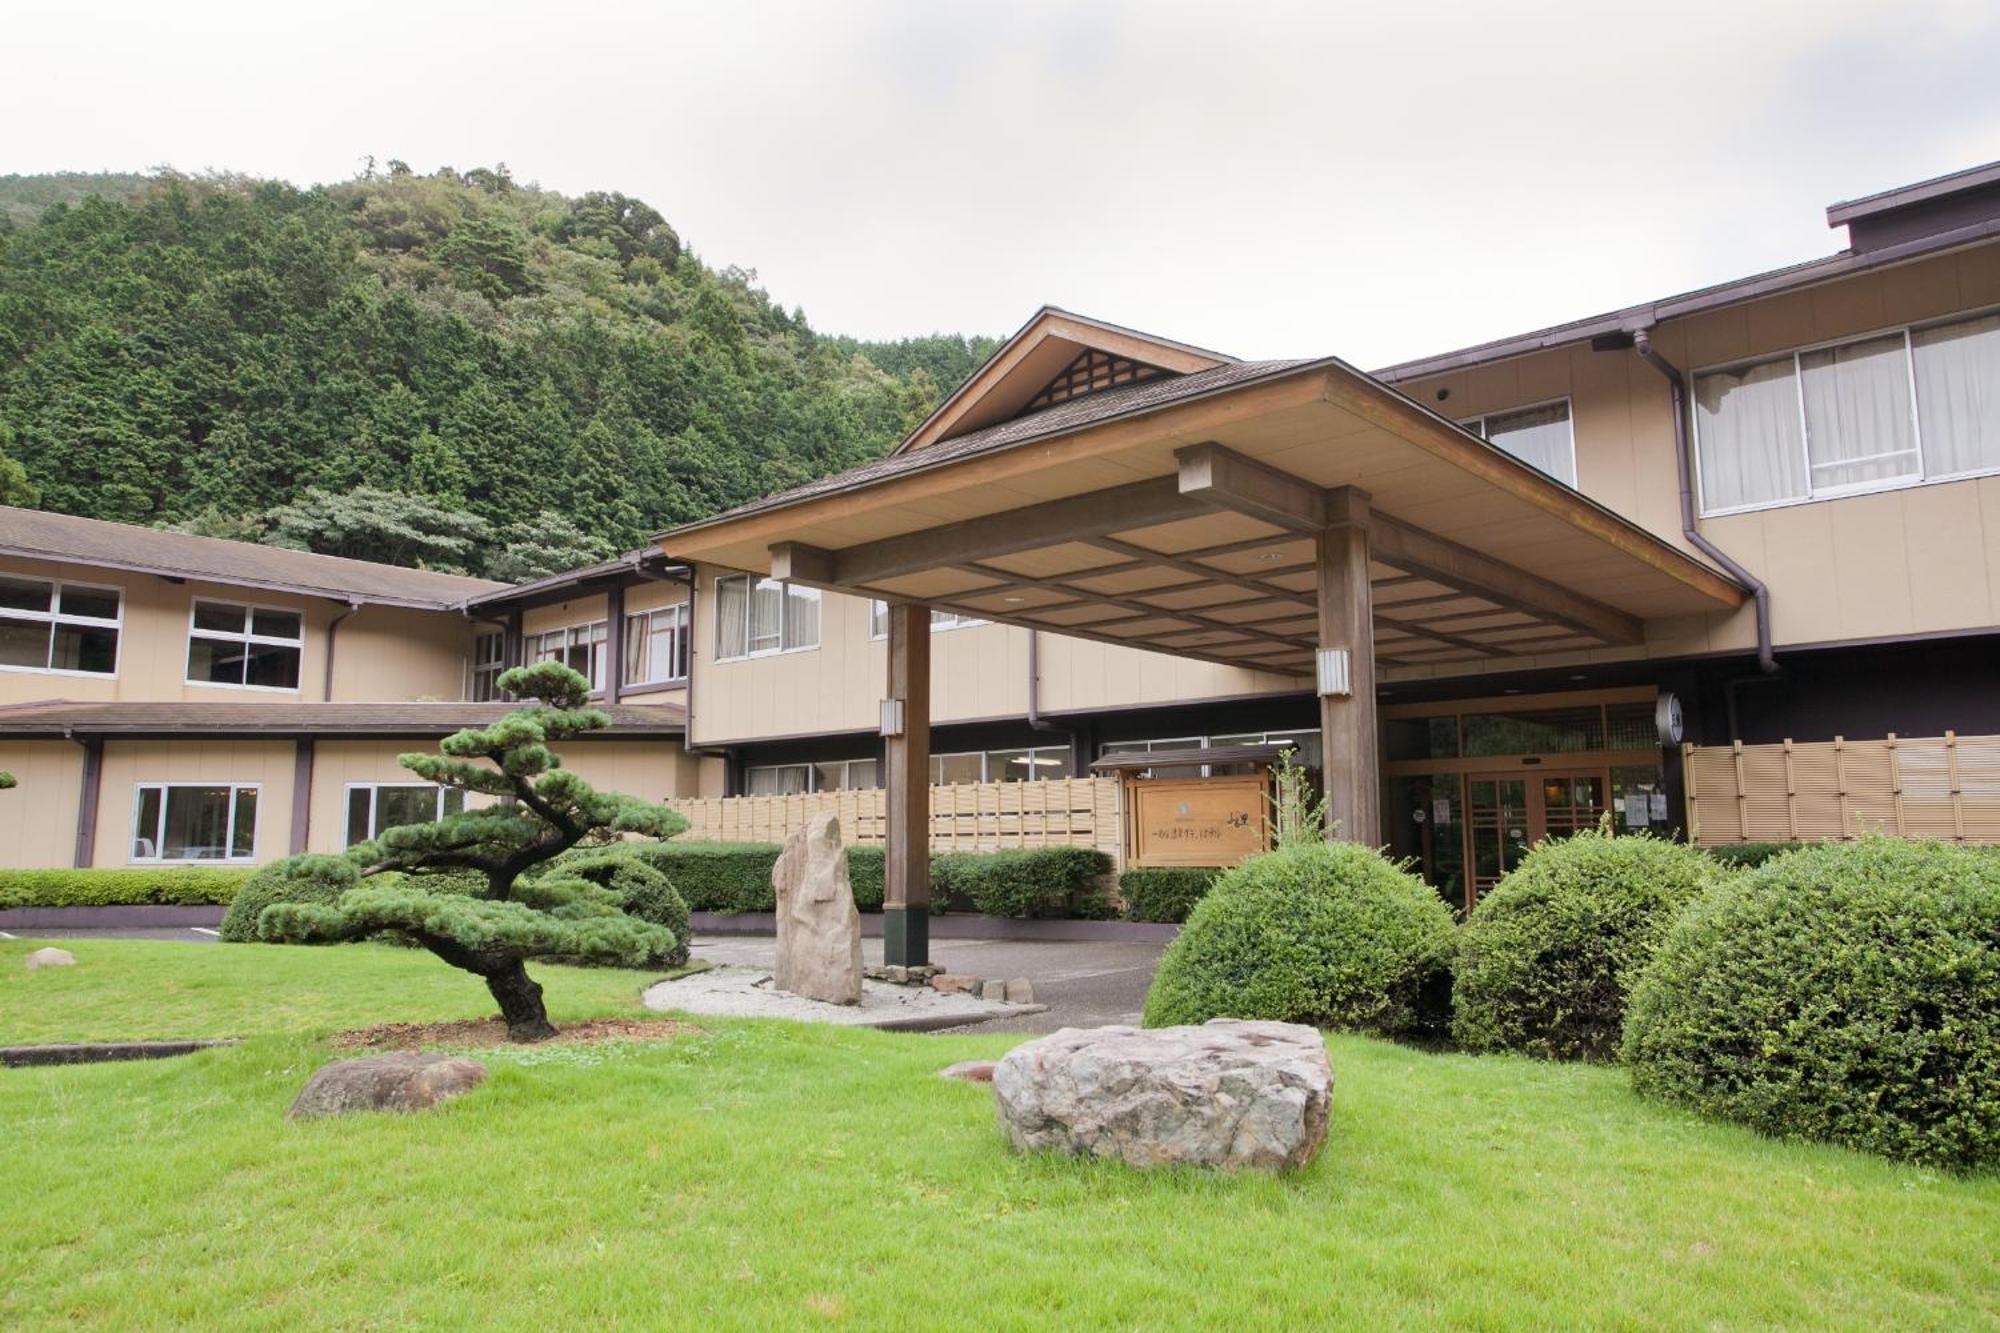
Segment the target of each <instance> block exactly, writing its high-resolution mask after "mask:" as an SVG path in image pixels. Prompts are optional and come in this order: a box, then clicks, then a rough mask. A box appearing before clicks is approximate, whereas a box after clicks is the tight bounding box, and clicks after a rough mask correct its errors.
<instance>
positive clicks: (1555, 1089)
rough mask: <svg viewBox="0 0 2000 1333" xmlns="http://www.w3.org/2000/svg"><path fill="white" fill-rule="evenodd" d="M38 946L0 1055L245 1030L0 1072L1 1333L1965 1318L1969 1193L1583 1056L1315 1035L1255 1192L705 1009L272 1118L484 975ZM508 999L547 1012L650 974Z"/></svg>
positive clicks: (942, 1050)
mask: <svg viewBox="0 0 2000 1333" xmlns="http://www.w3.org/2000/svg"><path fill="white" fill-rule="evenodd" d="M31 947H33V946H32V944H31V943H29V942H25V941H24V942H19V943H0V1041H16V1040H47V1041H55V1040H72V1039H79V1038H96V1037H113V1036H170V1035H216V1034H223V1033H228V1034H232V1035H243V1036H246V1037H248V1038H250V1040H248V1041H246V1043H245V1044H244V1045H242V1046H239V1047H235V1048H233V1049H228V1050H219V1051H212V1052H207V1053H203V1054H201V1055H196V1056H191V1057H187V1058H185V1059H177V1060H169V1061H160V1062H150V1063H144V1064H124V1065H97V1066H83V1067H70V1068H57V1069H28V1070H11V1071H0V1124H4V1125H5V1126H6V1129H7V1148H8V1154H7V1160H8V1165H7V1188H6V1190H5V1193H4V1201H0V1325H4V1326H10V1327H18V1326H42V1325H48V1324H53V1323H58V1322H60V1323H65V1324H77V1325H82V1326H86V1327H89V1326H95V1327H118V1328H124V1327H132V1326H148V1325H162V1324H192V1325H200V1326H203V1327H249V1328H280V1327H291V1326H297V1325H302V1324H311V1325H313V1326H321V1327H335V1328H376V1327H389V1326H399V1325H406V1324H421V1325H424V1326H428V1327H447V1328H450V1327H481V1328H484V1327H522V1328H527V1327H535V1328H539V1327H548V1326H558V1325H561V1326H587V1327H628V1328H650V1327H664V1326H669V1325H681V1324H685V1323H689V1322H694V1321H699V1322H700V1323H701V1324H704V1325H712V1326H720V1327H728V1328H773V1327H780V1328H783V1327H817V1326H821V1325H835V1326H838V1325H849V1326H855V1327H864V1326H873V1327H883V1328H915V1327H924V1328H953V1327H973V1326H977V1327H981V1328H1043V1327H1050V1326H1062V1327H1066V1328H1067V1327H1081V1328H1089V1327H1111V1326H1121V1327H1132V1326H1140V1327H1144V1326H1152V1327H1167V1326H1203V1327H1249V1326H1259V1327H1269V1326H1283V1325H1294V1326H1311V1327H1326V1326H1336V1327H1365V1328H1371V1329H1373V1328H1395V1327H1410V1328H1418V1327H1437V1326H1451V1327H1461V1328H1481V1329H1517V1328H1553V1327H1575V1326H1583V1325H1588V1326H1592V1327H1609V1328H1634V1329H1636V1328H1713V1327H1730V1328H1760V1327H1787V1326H1790V1327H1806V1326H1810V1327H1814V1328H1829V1327H1856V1328H1860V1327H1895V1328H1899V1329H1902V1328H1924V1327H1930V1328H1952V1329H1958V1328H1968V1327H1982V1326H1985V1327H2000V1285H1996V1276H1995V1268H1994V1263H1993V1255H1994V1254H1995V1253H1996V1252H2000V1178H1994V1177H1983V1178H1973V1179H1958V1178H1953V1177H1949V1176H1941V1175H1937V1174H1933V1173H1927V1172H1923V1171H1918V1170H1912V1169H1907V1168H1902V1167H1896V1166H1892V1165H1889V1164H1887V1163H1884V1162H1880V1161H1876V1160H1873V1159H1870V1158H1866V1157H1862V1156H1858V1155H1855V1154H1852V1153H1848V1152H1844V1151H1841V1150H1838V1149H1832V1148H1825V1147H1818V1146H1812V1145H1801V1144H1785V1143H1778V1142H1772V1141H1769V1140H1764V1139H1760V1138H1757V1137H1756V1136H1754V1135H1751V1134H1749V1133H1747V1132H1744V1131H1740V1130H1736V1129H1732V1128H1729V1127H1724V1126H1713V1125H1706V1124H1703V1123H1700V1122H1697V1121H1695V1120H1692V1119H1690V1118H1687V1117H1685V1116H1681V1115H1679V1114H1676V1113H1673V1112H1670V1111H1666V1110H1662V1109H1660V1108H1657V1107H1654V1106H1651V1105H1648V1104H1646V1103H1644V1102H1641V1101H1639V1100H1637V1099H1636V1098H1634V1097H1633V1096H1632V1095H1631V1093H1630V1092H1629V1091H1628V1090H1627V1089H1626V1087H1625V1083H1624V1079H1623V1076H1622V1075H1621V1074H1620V1073H1619V1072H1618V1071H1616V1070H1611V1069H1601V1068H1582V1067H1577V1066H1556V1065H1543V1064H1537V1063H1532V1062H1529V1061H1524V1060H1519V1059H1513V1058H1506V1057H1485V1058H1472V1057H1466V1056H1456V1055H1436V1054H1427V1053H1423V1052H1417V1051H1412V1050H1408V1049H1404V1048H1401V1047H1397V1046H1392V1045H1388V1044H1386V1043H1381V1042H1375V1041H1369V1040H1366V1039H1362V1038H1351V1037H1336V1038H1334V1039H1333V1040H1332V1043H1331V1046H1332V1053H1333V1060H1334V1067H1335V1070H1336V1074H1337V1085H1336V1089H1335V1097H1334V1116H1333V1129H1332V1134H1331V1136H1330V1138H1329V1140H1328V1143H1327V1145H1326V1148H1325V1149H1324V1150H1323V1151H1322V1153H1321V1154H1320V1157H1319V1158H1318V1160H1317V1161H1316V1162H1315V1163H1314V1164H1313V1166H1312V1167H1310V1168H1309V1169H1308V1170H1306V1171H1304V1172H1302V1173H1300V1174H1299V1175H1297V1176H1295V1177H1292V1178H1289V1179H1283V1180H1273V1179H1267V1178H1261V1177H1246V1178H1226V1177H1220V1176H1215V1175H1210V1174H1206V1173H1197V1172H1178V1173H1151V1174H1146V1173H1139V1172H1134V1171H1131V1170H1128V1169H1126V1168H1124V1167H1122V1166H1117V1165H1110V1164H1100V1163H1087V1162H1077V1161H1072V1160H1066V1159H1060V1158H1053V1157H1040V1158H1022V1157H1018V1156H1016V1155H1014V1154H1012V1153H1011V1152H1009V1151H1008V1150H1007V1149H1006V1148H1005V1146H1004V1145H1003V1143H1002V1140H1001V1139H1000V1136H999V1134H998V1131H997V1130H996V1128H995V1127H994V1124H993V1119H992V1110H991V1107H990V1094H989V1093H988V1091H987V1090H986V1089H984V1088H982V1087H979V1086H976V1085H967V1084H960V1083H951V1082H946V1081H944V1080H941V1079H938V1078H936V1077H935V1076H934V1075H935V1072H936V1071H937V1070H938V1069H939V1068H940V1067H942V1066H943V1065H945V1064H947V1063H949V1062H950V1061H953V1060H957V1059H964V1058H969V1057H975V1056H982V1055H983V1056H994V1055H998V1054H999V1053H1001V1052H1002V1051H1004V1050H1005V1049H1007V1048H1008V1047H1009V1046H1010V1045H1011V1044H1012V1043H1014V1042H1015V1041H1018V1040H1020V1039H1019V1038H1017V1037H1009V1036H1003V1035H997V1034H996V1035H991V1036H984V1037H982V1036H976V1035H974V1036H958V1037H922V1036H914V1035H898V1034H882V1033H868V1032H853V1031H840V1030H836V1029H831V1028H824V1029H823V1028H809V1027H804V1026H796V1025H787V1024H779V1023H751V1022H738V1023H723V1022H718V1021H714V1020H703V1028H704V1030H705V1031H704V1034H703V1035H701V1036H699V1037H694V1038H689V1039H685V1040H681V1041H677V1042H673V1043H668V1044H661V1045H654V1046H638V1045H627V1046H605V1047H569V1048H544V1049H529V1050H525V1051H520V1052H497V1053H495V1052H488V1053H482V1056H481V1058H484V1059H486V1060H487V1061H488V1063H489V1065H490V1066H491V1067H492V1069H493V1077H492V1079H491V1080H490V1081H489V1082H488V1083H487V1084H486V1086H484V1087H483V1088H481V1089H479V1090H478V1091H476V1092H474V1093H472V1094H470V1095H468V1096H467V1097H465V1098H463V1099H461V1100H459V1101H457V1102H454V1103H452V1104H450V1105H449V1106H447V1107H445V1108H443V1109H442V1110H441V1111H438V1112H434V1113H430V1114H426V1115H423V1116H414V1117H395V1116H370V1117H357V1118H350V1119H346V1120H342V1121H338V1122H315V1123H303V1124H292V1123H289V1122H287V1121H286V1120H284V1118H283V1111H284V1108H285V1106H286V1104H287V1103H288V1102H289V1101H290V1099H291V1098H292V1096H293V1095H294V1094H295V1093H296V1092H297V1090H298V1088H299V1086H300V1084H301V1083H303V1081H304V1080H305V1078H306V1076H307V1075H308V1074H309V1073H310V1072H311V1071H312V1070H313V1069H314V1068H315V1067H316V1066H317V1065H318V1064H319V1063H321V1062H322V1061H323V1060H325V1059H326V1058H327V1056H328V1048H327V1044H326V1037H327V1034H328V1033H330V1032H331V1031H334V1030H336V1029H339V1028H343V1027H352V1026H359V1025H361V1024H363V1023H369V1022H379V1021H383V1020H386V1019H410V1020H426V1021H428V1020H441V1019H449V1018H458V1017H469V1016H478V1015H480V1014H481V1013H483V1012H484V1009H485V1007H486V1006H485V997H484V995H483V993H482V992H481V991H480V989H479V988H478V985H477V983H476V982H471V981H469V980H468V979H466V978H463V977H461V976H458V975H456V974H454V973H452V972H450V971H449V970H447V969H445V968H443V967H441V966H439V965H438V964H437V963H436V962H435V961H434V960H432V959H429V958H428V957H425V956H423V955H420V954H416V953H412V952H408V951H401V950H393V949H386V948H372V947H366V946H358V947H348V948H341V949H328V950H319V951H310V950H292V949H281V948H278V947H275V946H254V947H253V946H226V947H217V946H213V945H206V946H204V945H175V944H161V943H147V942H130V943H115V942H98V941H93V942H90V943H88V944H77V945H74V946H72V947H73V948H74V949H75V951H76V952H77V954H78V956H79V958H80V959H81V960H82V962H81V964H80V965H79V966H78V967H76V968H73V969H64V970H61V971H55V972H39V973H35V974H32V975H30V974H27V973H25V972H24V971H23V970H22V968H21V966H20V955H21V954H22V953H23V952H25V951H26V950H27V949H28V948H31ZM538 975H540V976H541V979H542V980H543V983H544V984H545V985H546V986H547V987H548V990H549V993H550V998H551V1004H552V1009H553V1010H554V1012H555V1013H556V1014H557V1016H558V1021H561V1019H562V1018H580V1017H584V1016H587V1015H601V1014H612V1013H621V1012H630V1011H631V1010H632V1009H633V1007H634V1000H635V997H636V994H637V990H638V988H639V986H640V984H642V983H643V981H645V980H646V979H647V978H645V977H643V976H640V975H638V974H634V973H616V972H602V971H576V970H567V969H554V968H544V969H539V970H538ZM121 1016H122V1017H124V1018H125V1019H126V1020H127V1022H128V1023H130V1024H136V1025H137V1029H138V1030H134V1028H133V1027H132V1026H120V1020H121ZM141 1016H143V1018H142V1017H141Z"/></svg>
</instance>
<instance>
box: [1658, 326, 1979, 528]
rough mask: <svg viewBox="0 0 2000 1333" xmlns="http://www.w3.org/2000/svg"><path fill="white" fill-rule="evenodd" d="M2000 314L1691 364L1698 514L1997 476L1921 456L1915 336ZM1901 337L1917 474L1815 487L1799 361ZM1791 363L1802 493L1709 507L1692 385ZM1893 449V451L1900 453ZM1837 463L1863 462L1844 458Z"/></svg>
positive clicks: (1687, 386) (1691, 443) (1686, 389)
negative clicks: (1948, 468) (1939, 468)
mask: <svg viewBox="0 0 2000 1333" xmlns="http://www.w3.org/2000/svg"><path fill="white" fill-rule="evenodd" d="M1996 314H2000V305H1990V306H1982V307H1979V308H1976V309H1972V310H1958V311H1953V312H1952V313H1951V314H1949V315H1939V316H1937V317H1935V318H1933V319H1915V320H1909V321H1907V322H1905V323H1902V324H1886V325H1883V326H1881V327H1879V328H1874V329H1868V330H1864V331H1862V332H1859V333H1850V334H1843V335H1842V336H1840V337H1838V338H1826V339H1822V340H1820V341H1818V342H1812V343H1801V344H1799V345H1798V346H1797V347H1793V348H1789V349H1786V350H1784V351H1778V352H1768V353H1764V354H1761V355H1757V356H1739V357H1732V358H1730V359H1728V360H1725V361H1717V362H1713V363H1711V364H1709V365H1703V366H1691V367H1689V368H1688V369H1687V370H1686V371H1685V372H1684V382H1683V384H1682V392H1683V393H1684V394H1685V395H1686V398H1687V405H1688V455H1689V456H1688V466H1689V467H1690V468H1691V469H1692V471H1693V476H1694V494H1695V504H1696V507H1697V511H1698V516H1699V517H1701V518H1704V519H1707V518H1726V517H1728V516H1729V515H1731V514H1756V513H1762V512H1763V511H1765V510H1767V509H1789V508H1791V507H1793V506H1794V505H1808V504H1821V503H1824V502H1825V501H1828V500H1844V499H1848V498H1850V497H1852V496H1857V495H1885V494H1889V493H1892V492H1895V491H1907V490H1912V489H1914V488H1916V487H1918V486H1935V485H1939V484H1941V483H1944V482H1948V481H1972V480H1976V479H1978V478H1980V477H1993V476H2000V464H1996V465H1995V466H1993V467H1987V468H1974V469H1971V470H1969V471H1965V472H1945V473H1939V474H1937V475H1935V476H1934V475H1932V474H1931V472H1930V460H1929V459H1928V458H1926V457H1925V455H1924V408H1923V403H1922V401H1921V400H1920V399H1919V396H1918V393H1917V360H1916V335H1917V334H1919V333H1921V332H1924V331H1925V330H1927V329H1937V328H1944V327H1946V326H1948V325H1952V324H1969V323H1971V322H1972V321H1973V320H1976V319H1985V318H1988V317H1989V316H1992V315H1996ZM1899 334H1900V335H1901V337H1902V339H1903V373H1904V375H1905V376H1906V377H1907V380H1908V384H1909V393H1910V438H1911V440H1912V442H1913V443H1914V446H1915V452H1916V456H1917V470H1916V473H1915V475H1908V474H1905V475H1904V476H1900V477H1897V478H1894V479H1893V480H1885V481H1857V482H1849V483H1847V484H1846V485H1843V486H1829V487H1822V488H1817V489H1816V488H1815V487H1814V486H1813V481H1812V475H1813V466H1814V465H1813V461H1812V435H1811V432H1810V431H1809V430H1808V429H1807V427H1806V415H1805V412H1806V405H1805V368H1804V366H1803V364H1802V358H1803V357H1805V356H1807V355H1809V354H1811V353H1813V352H1824V351H1827V350H1829V349H1831V348H1838V347H1846V346H1849V345H1852V344H1856V343H1865V342H1869V341H1872V340H1874V339H1877V338H1889V337H1894V336H1897V335H1899ZM1788 359H1789V360H1790V361H1791V363H1792V394H1793V397H1794V398H1796V399H1797V402H1798V412H1799V448H1800V450H1801V452H1802V461H1803V462H1804V464H1805V469H1806V493H1805V494H1804V495H1800V496H1791V497H1787V498H1785V499H1781V500H1759V501H1757V502H1755V503H1753V504H1743V505H1730V506H1728V507H1726V508H1721V509H1713V508H1710V507H1709V503H1708V489H1707V482H1706V479H1705V478H1704V477H1703V476H1702V467H1701V414H1700V413H1699V412H1697V411H1696V410H1695V406H1694V404H1695V382H1696V381H1697V380H1699V379H1701V378H1702V377H1703V376H1704V375H1719V374H1726V373H1728V372H1730V371H1739V370H1749V369H1751V368H1752V367H1755V366H1764V365H1770V364H1773V363H1775V362H1780V361H1785V360H1788ZM1901 452H1904V451H1902V450H1894V451H1892V453H1901ZM1840 461H1841V462H1845V463H1854V462H1865V461H1867V460H1866V459H1842V460H1840Z"/></svg>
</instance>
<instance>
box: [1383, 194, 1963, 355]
mask: <svg viewBox="0 0 2000 1333" xmlns="http://www.w3.org/2000/svg"><path fill="white" fill-rule="evenodd" d="M1995 236H2000V218H1989V219H1986V220H1984V221H1981V222H1976V223H1972V224H1970V225H1968V226H1963V227H1956V228H1953V229H1952V230H1950V231H1945V232H1939V233H1937V234H1936V235H1932V236H1924V237H1921V238H1918V239H1916V240H1911V241H1905V242H1903V243H1901V244H1898V245H1888V246H1884V247H1882V248H1880V249H1876V250H1868V251H1865V252H1859V251H1854V250H1843V251H1841V252H1840V253H1839V254H1837V255H1828V256H1826V257H1825V258H1823V259H1813V260H1808V261H1806V262H1805V263H1803V264H1794V265H1792V266H1790V267H1789V268H1780V269H1772V270H1771V271H1770V272H1768V273H1759V274H1757V275H1755V276H1754V277H1748V278H1742V279H1739V280H1737V281H1735V282H1726V283H1722V284H1720V285H1719V286H1715V287H1704V288H1702V289H1701V290H1699V291H1693V292H1686V293H1683V294H1682V295H1679V296H1669V297H1667V298H1665V299H1664V300H1659V301H1649V302H1647V303H1645V304H1643V305H1635V306H1627V307H1626V308H1625V309H1623V310H1614V311H1611V312H1609V313H1608V314H1602V315H1593V316H1591V317H1590V318H1588V319H1580V320H1576V321H1574V322H1572V323H1568V324H1557V325H1554V326H1552V327H1550V328H1546V329H1538V330H1536V331H1535V332H1533V333H1523V334H1519V335H1517V336H1515V337H1511V338H1502V339H1499V340H1497V341H1495V342H1489V343H1480V344H1477V345H1476V346H1472V347H1466V348H1461V349H1459V350H1458V351H1455V352H1444V353H1441V354H1439V355H1437V356H1430V357H1424V358H1422V359H1420V360H1416V361H1405V362H1403V363H1401V364H1400V365H1394V366H1387V367H1385V368H1383V369H1381V370H1378V371H1376V372H1374V374H1375V378H1376V379H1379V380H1385V381H1387V382H1389V383H1391V384H1397V383H1401V382H1403V381H1405V380H1414V379H1423V378H1425V377H1427V376H1431V375H1442V374H1445V373H1447V372H1449V371H1454V370H1464V369H1466V368H1467V367H1470V366H1482V365H1487V364H1489V363H1491V362H1495V361H1505V360H1507V359H1509V358H1510V357H1517V356H1527V355H1529V354H1530V353H1533V352H1541V351H1546V350H1547V349H1549V348H1551V347H1564V346H1567V345H1569V344H1571V343H1579V342H1586V341H1588V340H1589V339H1592V338H1597V337H1603V336H1605V335H1607V334H1621V333H1631V332H1633V331H1634V330H1637V329H1643V328H1650V327H1651V326H1653V325H1655V324H1662V323H1665V322H1666V321H1668V320H1671V319H1685V318H1687V317H1688V316H1690V315H1699V314H1704V313H1706V312H1708V311H1710V310H1720V309H1722V308H1724V307H1726V306H1732V305H1740V304H1742V303H1743V302H1745V301H1754V300H1756V299H1757V298H1759V297H1763V296H1771V295H1774V294H1776V293H1778V292H1788V291H1794V290H1796V289H1798V288H1801V287H1810V286H1813V285H1815V284H1818V283H1822V282H1831V281H1833V280H1834V279H1836V278H1844V277H1849V276H1851V275H1853V274H1856V273H1862V272H1866V271H1867V270H1869V269H1872V268H1879V267H1881V266H1883V265H1886V264H1896V263H1902V262H1905V261H1908V260H1913V259H1922V258H1927V257H1929V256H1931V255H1934V254H1942V253H1943V252H1945V251H1947V250H1956V249H1959V248H1961V247H1964V246H1968V245H1976V244H1978V243H1979V242H1981V241H1986V240H1991V239H1992V238H1994V237H1995Z"/></svg>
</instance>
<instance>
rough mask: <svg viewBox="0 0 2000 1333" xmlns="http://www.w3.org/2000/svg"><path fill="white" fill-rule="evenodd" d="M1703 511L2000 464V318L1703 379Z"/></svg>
mask: <svg viewBox="0 0 2000 1333" xmlns="http://www.w3.org/2000/svg"><path fill="white" fill-rule="evenodd" d="M1694 402H1695V461H1696V465H1697V467H1698V468H1699V470H1700V474H1701V500H1702V512H1703V513H1707V514H1718V513H1728V512H1730V511H1732V510H1738V509H1754V508H1759V507H1762V506H1765V505H1774V504H1789V503H1795V502H1798V501H1802V500H1812V499H1823V498H1826V497H1829V496H1836V495H1848V494H1854V493H1857V492H1861V491H1872V490H1882V489H1886V488H1889V487H1894V486H1907V485H1913V484H1916V483H1918V482H1923V481H1930V480H1938V479H1942V478H1946V477H1963V476H1972V475H1975V474H1978V473H1982V472H1994V471H2000V315H1995V314H1989V315H1983V316H1980V317H1979V318H1976V319H1969V320H1954V321H1951V322H1949V323H1944V324H1935V325H1928V326H1925V327H1922V328H1909V329H1901V330H1898V331H1896V332H1894V333H1887V334H1871V335H1870V336H1868V337H1865V338H1852V339H1849V340H1847V341H1845V342H1841V343H1836V344H1833V345H1831V346H1827V347H1816V348H1811V349H1808V350H1803V351H1798V352H1793V353H1791V354H1789V355H1786V356H1780V357H1768V358H1765V359H1763V360H1760V361H1755V362H1751V363H1748V364H1745V365H1739V366H1732V367H1727V368H1725V369H1721V370H1715V371H1709V372H1705V373H1703V374H1700V375H1697V376H1695V380H1694Z"/></svg>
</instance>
